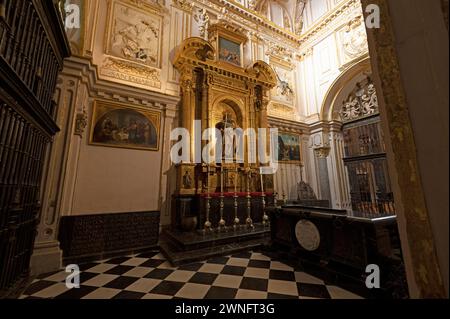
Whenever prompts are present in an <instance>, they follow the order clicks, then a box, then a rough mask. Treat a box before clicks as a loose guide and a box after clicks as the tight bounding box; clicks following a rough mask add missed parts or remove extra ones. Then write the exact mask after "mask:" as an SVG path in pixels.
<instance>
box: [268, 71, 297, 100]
mask: <svg viewBox="0 0 450 319" xmlns="http://www.w3.org/2000/svg"><path fill="white" fill-rule="evenodd" d="M272 67H273V70H274V71H275V73H276V75H277V80H278V82H277V86H276V87H275V88H274V89H273V90H272V100H274V101H277V102H281V103H286V104H288V105H293V103H294V99H295V86H294V83H295V81H294V74H293V72H292V70H289V69H286V68H284V67H282V66H279V65H272Z"/></svg>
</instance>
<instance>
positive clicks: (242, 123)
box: [174, 25, 277, 194]
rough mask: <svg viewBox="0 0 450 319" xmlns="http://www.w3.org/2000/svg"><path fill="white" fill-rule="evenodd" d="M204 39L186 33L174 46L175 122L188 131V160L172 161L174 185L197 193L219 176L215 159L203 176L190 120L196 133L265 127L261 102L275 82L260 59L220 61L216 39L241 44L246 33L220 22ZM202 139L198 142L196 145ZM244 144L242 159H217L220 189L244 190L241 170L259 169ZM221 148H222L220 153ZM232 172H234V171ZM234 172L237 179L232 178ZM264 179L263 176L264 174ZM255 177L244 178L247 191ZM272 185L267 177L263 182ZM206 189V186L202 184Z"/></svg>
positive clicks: (255, 185)
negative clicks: (196, 124)
mask: <svg viewBox="0 0 450 319" xmlns="http://www.w3.org/2000/svg"><path fill="white" fill-rule="evenodd" d="M209 35H210V41H209V42H208V41H205V40H203V39H200V38H196V37H193V38H188V39H186V40H185V41H184V42H183V43H182V44H181V45H180V46H179V48H178V49H177V52H176V54H175V58H174V66H175V68H177V69H178V70H179V72H180V75H181V77H180V83H181V91H182V103H181V104H182V107H181V121H182V123H181V126H182V127H184V128H186V129H187V130H188V131H189V133H190V136H191V163H184V164H181V165H179V166H178V184H177V190H178V193H180V194H199V193H202V192H205V191H208V192H215V191H219V184H220V181H219V178H218V177H217V176H219V175H220V173H218V174H214V173H213V171H216V170H219V169H220V167H219V166H220V164H211V165H210V179H209V181H208V182H207V181H206V176H205V174H206V170H207V168H206V167H205V166H206V165H205V164H204V163H203V164H192V163H195V162H196V161H195V158H194V157H195V152H196V150H195V147H196V146H195V143H194V141H195V140H196V138H198V137H196V136H195V134H197V132H196V130H195V127H194V121H195V120H198V121H201V132H203V131H204V130H205V129H207V128H218V129H219V130H220V129H223V125H224V123H227V124H226V125H227V127H228V128H229V127H232V128H241V129H242V130H244V131H245V130H247V129H248V128H253V129H254V130H255V132H258V128H267V127H268V126H267V105H268V101H269V97H268V96H269V92H270V90H271V89H272V88H273V87H274V86H275V85H276V83H277V76H276V74H275V73H274V71H273V70H272V68H271V67H270V66H269V65H268V64H266V63H265V62H263V61H256V62H254V63H253V64H252V65H250V66H249V67H247V68H244V67H241V66H238V65H236V63H234V62H233V63H229V62H227V61H224V59H223V55H220V54H219V52H218V49H219V44H220V39H222V38H226V39H228V40H230V41H233V42H234V43H239V44H240V45H241V46H243V44H244V43H245V41H246V37H245V36H244V35H242V34H240V33H239V32H238V31H237V30H235V29H233V28H232V27H229V26H226V25H213V26H211V27H210V30H209ZM206 143H207V142H205V141H203V142H202V148H203V147H204V146H205V145H206ZM247 146H248V145H247V143H245V146H244V149H245V152H244V153H245V156H244V163H241V164H236V163H232V164H225V163H224V164H223V165H224V167H225V170H226V171H227V172H228V173H227V174H226V175H227V176H226V178H224V182H223V183H224V189H225V191H230V192H232V191H234V190H235V185H234V184H235V183H237V185H236V186H237V191H238V192H245V191H246V190H247V189H246V185H245V183H246V175H247V174H248V172H249V171H250V170H252V171H253V172H254V173H255V174H254V175H258V174H259V170H258V169H259V165H258V164H257V163H249V161H248V147H247ZM224 153H225V152H224ZM236 172H237V173H236ZM235 174H237V175H238V176H237V178H235ZM265 179H268V177H265ZM258 181H259V177H257V176H256V178H254V181H253V180H250V188H251V189H250V190H251V191H260V188H261V187H260V186H259V185H260V183H259V182H258ZM267 184H268V185H273V182H270V181H269V182H268V183H267ZM205 188H207V189H205ZM265 191H273V189H265Z"/></svg>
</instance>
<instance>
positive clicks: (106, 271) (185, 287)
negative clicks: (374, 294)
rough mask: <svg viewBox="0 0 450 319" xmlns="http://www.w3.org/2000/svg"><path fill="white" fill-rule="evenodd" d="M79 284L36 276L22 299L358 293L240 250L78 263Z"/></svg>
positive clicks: (348, 295)
mask: <svg viewBox="0 0 450 319" xmlns="http://www.w3.org/2000/svg"><path fill="white" fill-rule="evenodd" d="M80 270H81V275H80V282H81V284H80V288H77V289H68V288H67V287H66V285H65V280H66V277H67V275H68V274H67V273H66V272H65V271H64V270H62V271H60V272H56V273H53V274H48V275H44V276H41V277H39V278H38V279H36V280H34V281H33V282H32V284H31V285H30V286H29V287H28V288H27V289H26V290H25V292H24V294H23V295H22V296H21V298H23V299H24V298H62V299H170V298H182V299H276V298H282V299H288V298H289V299H291V298H294V299H318V298H320V299H357V298H360V297H359V296H357V295H355V294H353V293H351V292H349V291H346V290H344V289H342V288H339V287H337V286H329V285H326V284H325V283H324V282H323V281H322V280H320V279H318V278H316V277H314V276H311V275H309V274H307V273H304V272H301V271H296V270H295V269H294V268H292V267H291V266H288V265H287V264H285V263H283V262H280V261H278V260H275V259H273V258H270V257H269V256H267V255H266V254H264V253H262V252H241V253H237V254H234V255H231V256H226V257H215V258H211V259H208V260H206V261H203V262H195V263H191V264H187V265H183V266H180V267H172V266H171V264H170V263H169V262H168V261H167V260H166V259H165V258H164V257H163V256H162V254H161V253H160V252H159V251H149V252H146V253H141V254H136V255H131V256H126V257H120V258H112V259H108V260H104V261H99V262H93V263H87V264H82V265H80Z"/></svg>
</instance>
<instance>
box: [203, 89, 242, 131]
mask: <svg viewBox="0 0 450 319" xmlns="http://www.w3.org/2000/svg"><path fill="white" fill-rule="evenodd" d="M222 103H223V104H226V105H227V106H229V107H230V108H231V109H232V110H233V111H234V113H235V115H236V120H237V123H238V125H239V126H240V127H241V128H243V126H245V123H244V116H243V114H244V112H245V109H244V104H243V102H242V101H241V100H239V99H237V98H235V97H233V96H229V95H225V94H222V95H220V96H218V97H217V98H216V99H215V100H214V102H213V104H212V108H211V111H212V112H211V116H214V111H215V110H217V109H219V108H220V104H222ZM212 120H213V124H214V125H215V124H216V123H215V119H214V118H213V119H212Z"/></svg>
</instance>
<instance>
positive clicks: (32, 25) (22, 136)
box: [0, 0, 70, 298]
mask: <svg viewBox="0 0 450 319" xmlns="http://www.w3.org/2000/svg"><path fill="white" fill-rule="evenodd" d="M59 8H60V7H59V6H58V5H55V4H54V3H53V1H52V0H0V83H1V86H0V298H1V297H8V296H11V294H14V292H15V291H16V290H17V288H18V287H19V286H20V285H21V284H22V283H24V282H25V280H26V279H27V278H28V274H29V263H30V257H31V254H32V250H33V244H34V238H35V236H36V226H37V224H38V221H39V209H40V204H39V193H40V187H41V178H42V171H43V165H44V157H45V154H46V149H47V146H48V144H49V143H50V142H51V139H52V136H53V135H55V134H56V133H57V131H58V127H57V126H56V123H55V118H54V116H55V108H56V104H55V102H54V101H53V94H54V90H55V86H56V80H57V76H58V72H59V71H60V70H61V68H62V64H63V58H65V57H67V56H69V55H70V49H69V46H68V41H67V39H66V36H65V33H64V27H63V23H62V17H61V15H60V10H59Z"/></svg>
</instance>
